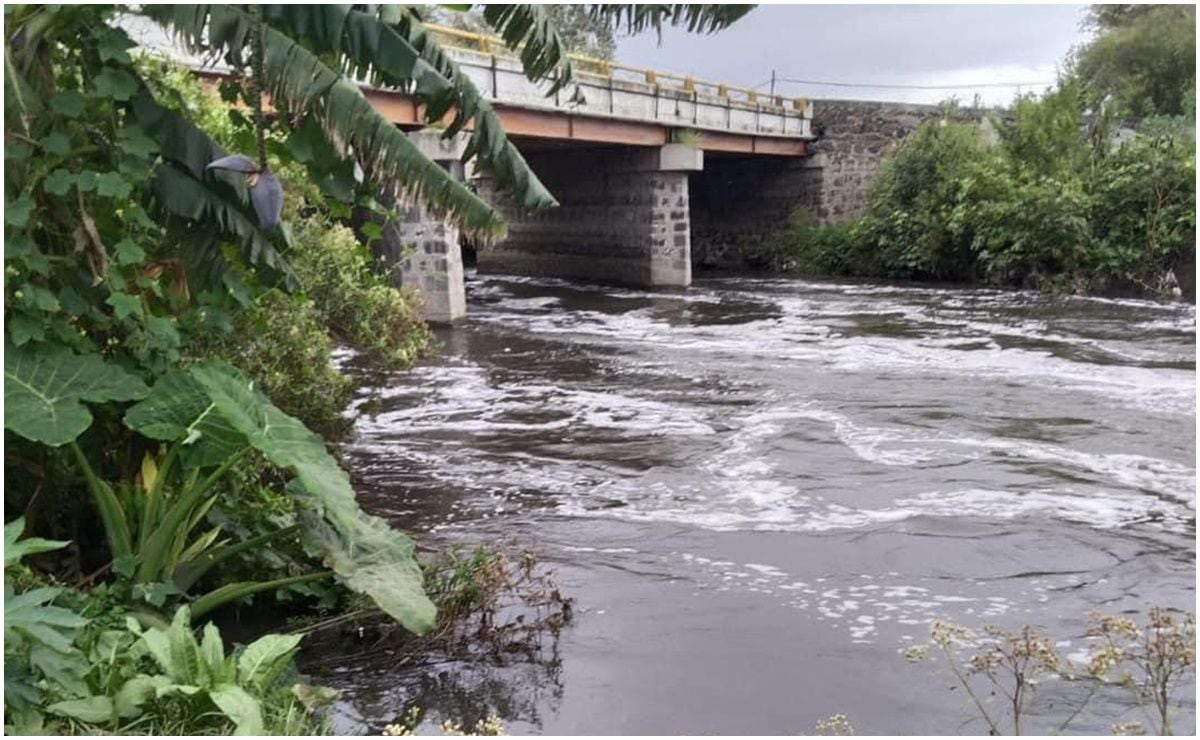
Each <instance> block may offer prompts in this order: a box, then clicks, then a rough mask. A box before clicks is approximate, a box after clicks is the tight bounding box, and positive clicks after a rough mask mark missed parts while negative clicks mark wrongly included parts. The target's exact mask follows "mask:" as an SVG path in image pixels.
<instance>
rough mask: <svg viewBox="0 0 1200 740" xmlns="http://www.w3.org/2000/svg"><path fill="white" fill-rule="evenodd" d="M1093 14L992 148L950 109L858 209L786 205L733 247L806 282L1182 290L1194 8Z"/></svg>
mask: <svg viewBox="0 0 1200 740" xmlns="http://www.w3.org/2000/svg"><path fill="white" fill-rule="evenodd" d="M1122 9H1124V10H1122ZM1091 19H1092V24H1093V26H1094V27H1095V28H1096V29H1097V31H1098V32H1099V35H1098V36H1097V38H1096V39H1095V40H1094V41H1092V42H1091V43H1090V44H1089V45H1087V46H1085V47H1084V48H1082V49H1079V50H1077V51H1076V52H1075V54H1074V57H1073V59H1072V61H1071V63H1070V64H1069V66H1068V70H1067V71H1066V73H1065V74H1064V75H1063V78H1062V79H1061V81H1060V82H1059V84H1058V86H1057V87H1056V88H1055V89H1054V90H1052V91H1050V92H1048V93H1047V94H1045V95H1043V96H1040V97H1039V96H1036V95H1026V96H1023V97H1020V98H1018V99H1017V100H1016V101H1015V103H1014V105H1013V106H1012V107H1011V109H1010V110H1009V111H1007V113H1006V114H1005V115H1002V116H996V117H993V119H992V124H993V127H994V129H995V130H996V132H997V133H998V141H995V142H989V141H987V140H986V139H985V136H984V134H983V132H982V130H981V128H980V126H979V125H977V124H976V123H975V122H966V121H964V120H962V117H961V116H959V115H958V111H957V110H956V108H955V106H954V105H953V104H949V105H947V106H946V115H945V116H944V117H943V118H942V120H938V121H930V122H926V123H924V124H923V125H921V126H920V127H919V128H918V129H917V130H916V131H915V132H914V133H913V134H911V135H910V136H909V137H907V138H906V139H905V140H904V141H903V142H901V144H900V145H899V147H898V148H897V149H896V150H895V151H894V152H893V153H892V154H891V155H890V157H889V158H888V159H887V160H886V161H885V163H884V165H883V166H882V168H881V170H880V173H879V176H878V179H877V181H876V183H875V185H874V187H873V189H872V192H871V195H870V200H869V205H868V208H867V211H866V213H865V215H863V216H862V217H861V218H859V219H858V220H856V221H854V222H852V223H849V224H843V225H837V226H819V225H816V224H813V223H812V222H811V221H810V220H808V219H807V218H806V216H805V214H804V213H797V214H795V218H794V219H793V223H792V225H791V226H790V227H788V228H786V229H784V230H782V231H779V232H775V233H767V234H755V235H751V236H750V237H748V238H747V239H746V240H745V242H744V243H743V244H742V253H743V254H744V255H745V256H746V257H747V259H748V260H749V261H750V262H751V263H752V264H757V265H759V266H763V267H768V268H771V269H776V270H788V271H794V272H798V273H804V274H811V275H853V276H861V277H877V278H890V279H906V280H938V281H951V282H960V283H982V284H987V285H995V286H1004V287H1027V288H1036V289H1043V290H1054V291H1069V292H1089V293H1094V292H1106V293H1112V292H1120V293H1133V294H1142V295H1151V296H1170V295H1178V294H1179V292H1180V282H1181V281H1184V280H1185V278H1186V281H1187V283H1188V284H1190V282H1191V279H1190V278H1188V277H1187V276H1188V275H1190V273H1191V272H1193V271H1194V269H1195V228H1196V189H1195V178H1196V157H1195V99H1196V96H1195V8H1194V7H1190V6H1188V7H1184V6H1094V9H1093V11H1092V15H1091ZM1162 28H1170V29H1171V30H1170V32H1169V33H1164V34H1156V33H1153V30H1154V29H1162ZM1188 54H1190V57H1189V56H1188ZM1189 58H1190V60H1191V61H1190V62H1189V61H1188V59H1189ZM1151 70H1154V71H1153V72H1151ZM1168 71H1169V72H1170V73H1169V74H1168ZM1123 123H1130V125H1132V126H1134V128H1133V130H1129V129H1125V130H1123V131H1119V129H1120V128H1121V127H1120V124H1123ZM1118 134H1120V135H1118Z"/></svg>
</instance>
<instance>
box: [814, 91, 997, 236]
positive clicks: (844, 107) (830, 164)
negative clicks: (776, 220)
mask: <svg viewBox="0 0 1200 740" xmlns="http://www.w3.org/2000/svg"><path fill="white" fill-rule="evenodd" d="M943 115H944V110H943V108H942V107H941V106H936V105H914V104H908V103H884V102H874V101H860V100H819V101H816V102H815V103H814V113H813V131H814V133H816V134H817V136H818V137H819V138H818V139H817V141H816V142H814V143H813V145H812V147H811V149H812V151H813V157H812V161H811V162H810V164H811V166H812V167H813V168H814V169H817V170H819V172H817V173H816V174H814V175H813V176H812V177H811V178H810V180H809V187H810V188H811V189H812V192H805V193H803V194H800V195H799V199H800V201H801V202H804V203H807V204H811V205H810V207H811V208H812V214H811V215H812V216H813V217H814V218H815V219H816V220H817V221H818V222H819V223H824V224H838V223H845V222H847V221H852V220H854V219H856V218H858V217H859V216H861V215H863V213H865V212H866V209H867V201H868V198H869V197H870V193H871V186H872V185H873V184H874V182H875V178H876V176H877V175H878V174H879V167H880V165H882V164H883V160H884V158H886V157H887V155H888V154H890V153H891V152H892V151H893V150H895V148H896V147H897V146H898V145H899V144H900V142H901V141H902V140H903V139H904V137H906V136H908V135H909V134H911V133H912V132H913V131H915V130H916V129H917V127H918V126H920V125H921V124H922V123H924V122H925V121H931V120H937V119H940V118H942V116H943ZM958 117H959V118H960V119H964V120H975V121H979V120H981V119H982V118H983V113H982V112H981V111H978V110H970V109H960V110H959V111H958Z"/></svg>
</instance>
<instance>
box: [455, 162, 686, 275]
mask: <svg viewBox="0 0 1200 740" xmlns="http://www.w3.org/2000/svg"><path fill="white" fill-rule="evenodd" d="M526 160H527V161H528V162H529V164H530V166H531V167H532V168H533V171H534V172H536V173H537V175H538V177H539V178H540V179H541V180H542V182H543V183H544V184H545V185H546V187H548V188H549V189H550V191H551V192H552V193H554V195H555V197H557V198H558V201H559V207H558V208H553V209H548V210H545V211H539V212H535V213H530V212H527V211H524V210H522V209H520V208H518V207H516V206H515V204H514V203H513V202H512V200H511V199H510V198H509V197H508V196H507V195H505V194H503V193H501V192H498V191H497V189H496V187H495V185H494V183H493V182H492V181H491V180H490V179H487V178H479V179H477V180H476V181H475V182H476V187H477V189H478V192H479V195H480V196H481V197H482V198H483V199H484V200H485V201H487V202H488V203H490V204H492V205H493V206H495V207H497V208H498V209H499V210H500V212H501V214H502V215H503V216H504V219H505V221H507V222H508V236H507V238H505V239H504V240H502V241H500V242H498V243H496V244H491V245H485V246H481V247H480V248H479V250H478V256H477V264H478V268H479V271H480V272H481V273H501V274H517V275H537V276H545V277H561V278H571V279H578V280H587V281H591V282H605V283H618V284H626V285H637V286H676V287H684V286H687V285H690V284H691V281H692V265H691V228H690V221H689V197H688V176H687V172H686V171H666V170H661V169H658V167H661V166H663V164H664V162H666V163H668V164H667V166H671V165H670V164H669V162H670V160H671V158H670V157H664V156H663V150H662V149H661V148H654V149H634V148H629V147H626V148H619V149H618V148H609V149H589V150H580V149H562V150H549V151H532V152H528V153H527V154H526ZM681 166H682V165H681Z"/></svg>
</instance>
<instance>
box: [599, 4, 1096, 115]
mask: <svg viewBox="0 0 1200 740" xmlns="http://www.w3.org/2000/svg"><path fill="white" fill-rule="evenodd" d="M1086 8H1087V6H1086V5H760V6H759V7H758V8H756V9H755V10H752V11H750V13H749V14H748V15H747V16H745V17H744V18H742V19H741V20H740V21H738V22H737V23H736V24H734V25H733V26H732V27H730V28H729V29H727V30H725V31H720V32H718V33H716V34H713V35H711V36H698V35H692V34H688V33H687V32H686V31H679V30H676V29H668V30H666V31H664V32H663V38H662V44H661V45H659V43H658V40H657V38H656V36H655V34H654V33H649V34H644V35H641V36H637V37H633V38H623V39H620V40H619V41H618V46H617V59H618V60H619V61H621V62H623V63H625V64H630V65H633V66H640V67H653V68H655V69H659V70H662V71H666V72H677V73H680V74H689V75H693V76H695V77H697V78H700V79H706V80H711V81H714V82H727V83H730V84H736V85H742V86H745V87H753V86H755V85H758V84H760V83H763V82H765V81H766V80H769V79H770V77H771V70H772V69H774V70H776V73H777V75H778V76H779V77H780V78H788V79H797V80H814V81H821V82H849V83H864V84H892V85H925V86H929V85H964V84H966V85H978V84H981V83H998V82H1004V83H1010V82H1035V83H1053V81H1054V79H1055V77H1056V72H1057V70H1058V68H1059V66H1060V65H1061V64H1062V62H1063V59H1064V58H1065V56H1066V55H1067V52H1068V51H1070V49H1071V47H1072V46H1074V45H1076V44H1078V43H1080V42H1081V41H1083V40H1085V39H1086V38H1087V34H1086V33H1085V32H1084V31H1082V30H1080V21H1081V20H1083V17H1084V11H1085V10H1086ZM1042 87H1044V85H1039V86H1037V87H1036V88H1033V89H1037V90H1040V89H1041V88H1042ZM761 89H763V90H764V91H765V90H766V86H763V87H762V88H761ZM777 90H778V91H779V92H780V94H784V95H795V96H807V97H811V98H815V99H820V98H855V99H870V100H901V101H909V102H928V103H933V102H937V101H939V100H944V99H946V98H947V97H949V96H950V95H955V96H957V97H958V98H959V99H960V100H961V101H963V102H965V103H970V102H971V101H972V98H973V97H974V95H975V94H976V93H979V95H980V96H981V97H982V99H983V102H984V103H985V104H987V105H995V104H1003V103H1007V102H1009V101H1010V100H1011V99H1012V97H1013V95H1014V94H1016V92H1017V91H1018V88H1017V87H1015V86H1013V87H1005V88H994V87H989V88H973V89H940V90H896V89H886V88H866V87H864V88H850V87H834V86H820V85H812V84H800V83H778V87H777ZM1021 90H1022V91H1024V92H1029V91H1030V90H1031V88H1030V87H1023V88H1021Z"/></svg>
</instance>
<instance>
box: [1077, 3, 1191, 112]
mask: <svg viewBox="0 0 1200 740" xmlns="http://www.w3.org/2000/svg"><path fill="white" fill-rule="evenodd" d="M1087 25H1088V26H1089V27H1090V28H1091V29H1092V30H1093V31H1094V32H1095V33H1096V37H1095V38H1094V39H1092V40H1091V41H1090V42H1088V43H1087V44H1085V45H1084V46H1083V47H1082V48H1080V49H1078V50H1076V52H1075V59H1074V70H1075V72H1076V74H1078V76H1079V78H1080V80H1081V81H1082V83H1083V85H1084V88H1085V90H1086V91H1087V92H1088V94H1089V97H1090V98H1091V100H1092V101H1093V102H1094V103H1099V102H1100V101H1103V100H1105V99H1106V98H1109V99H1111V100H1112V101H1113V102H1114V103H1116V104H1117V105H1118V106H1119V109H1120V110H1121V111H1122V112H1124V113H1127V114H1129V115H1133V116H1136V117H1139V118H1140V117H1143V116H1151V115H1181V114H1184V113H1185V112H1186V111H1187V109H1188V108H1189V106H1190V107H1193V108H1194V105H1195V94H1196V92H1195V90H1196V7H1195V6H1194V5H1093V6H1092V9H1091V11H1090V13H1089V16H1088V20H1087ZM1188 101H1191V102H1190V103H1189V102H1188Z"/></svg>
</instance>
